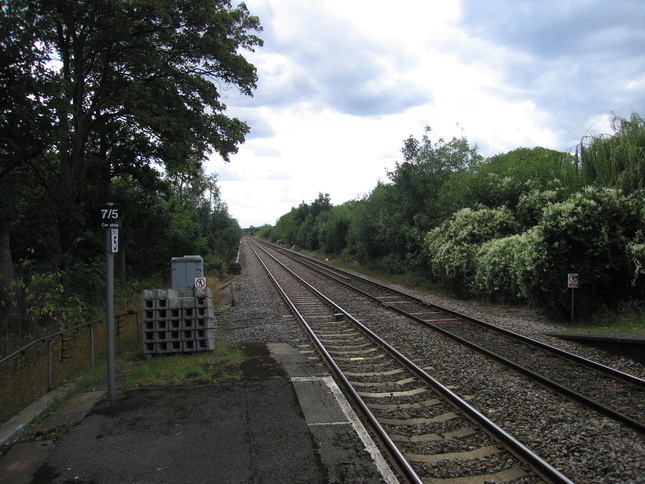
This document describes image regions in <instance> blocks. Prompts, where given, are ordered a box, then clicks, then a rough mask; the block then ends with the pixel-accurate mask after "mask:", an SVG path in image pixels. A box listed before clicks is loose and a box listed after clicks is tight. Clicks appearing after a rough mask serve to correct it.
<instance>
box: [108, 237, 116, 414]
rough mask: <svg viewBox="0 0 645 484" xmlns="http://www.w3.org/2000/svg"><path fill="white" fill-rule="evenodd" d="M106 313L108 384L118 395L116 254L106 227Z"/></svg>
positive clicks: (112, 391) (111, 395)
mask: <svg viewBox="0 0 645 484" xmlns="http://www.w3.org/2000/svg"><path fill="white" fill-rule="evenodd" d="M105 272H106V274H105V305H106V308H105V314H106V320H107V325H106V332H107V334H106V338H107V386H108V396H109V397H110V400H112V401H114V399H115V397H116V391H115V376H114V254H113V253H112V241H111V231H110V229H109V228H107V229H105Z"/></svg>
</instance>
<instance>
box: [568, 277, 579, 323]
mask: <svg viewBox="0 0 645 484" xmlns="http://www.w3.org/2000/svg"><path fill="white" fill-rule="evenodd" d="M579 284H580V283H579V281H578V274H569V276H568V278H567V288H569V289H571V321H573V316H574V311H573V308H574V294H575V292H576V291H574V289H578V287H579Z"/></svg>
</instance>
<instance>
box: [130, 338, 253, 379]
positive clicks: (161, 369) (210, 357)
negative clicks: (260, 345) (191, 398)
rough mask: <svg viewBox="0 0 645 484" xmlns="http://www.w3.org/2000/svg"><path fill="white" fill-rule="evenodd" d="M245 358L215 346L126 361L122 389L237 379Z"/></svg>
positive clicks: (235, 352)
mask: <svg viewBox="0 0 645 484" xmlns="http://www.w3.org/2000/svg"><path fill="white" fill-rule="evenodd" d="M243 359H244V357H243V354H242V353H241V352H240V351H236V350H232V349H229V348H226V347H224V346H222V345H219V344H218V345H216V346H215V349H214V350H213V351H208V352H200V353H194V354H191V355H183V354H175V355H164V356H157V357H154V358H150V359H147V360H143V359H139V360H131V361H128V362H124V364H123V365H122V366H121V367H120V368H119V373H120V374H121V375H120V376H119V381H118V386H119V388H122V389H125V388H137V387H145V386H163V385H187V384H194V383H214V382H216V381H222V380H237V379H239V378H240V377H241V375H242V373H241V370H240V365H241V363H242V360H243Z"/></svg>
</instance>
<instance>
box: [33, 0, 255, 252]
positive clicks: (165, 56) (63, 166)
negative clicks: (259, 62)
mask: <svg viewBox="0 0 645 484" xmlns="http://www.w3.org/2000/svg"><path fill="white" fill-rule="evenodd" d="M33 3H34V4H35V6H36V8H37V11H38V13H39V14H40V15H41V16H42V17H43V18H44V19H46V20H47V24H46V26H47V28H46V29H43V32H42V40H43V41H44V42H45V45H46V46H47V48H48V49H49V50H50V52H51V55H52V60H53V61H54V63H53V64H52V65H53V66H54V67H53V68H52V69H53V70H55V72H53V78H54V79H55V83H56V87H57V98H56V99H57V102H56V106H55V118H56V127H57V129H58V132H57V135H56V137H57V153H58V156H59V158H60V159H59V162H60V190H59V194H60V200H59V203H60V208H59V211H60V213H61V215H62V218H61V236H62V237H63V239H64V246H65V248H66V249H67V250H70V249H72V248H73V246H74V235H75V230H74V229H75V225H76V223H75V217H74V213H75V205H76V203H77V202H78V201H79V198H80V197H81V195H82V192H83V185H84V183H85V182H86V181H87V174H88V166H89V165H90V160H91V158H90V157H89V156H88V149H89V147H90V146H94V147H95V148H96V149H95V150H94V151H93V152H92V155H93V156H95V157H96V158H97V160H95V162H96V163H99V164H100V163H103V164H104V165H108V166H103V169H104V170H105V171H106V172H107V173H108V176H106V177H105V179H106V181H109V178H110V176H109V173H110V171H111V169H112V168H113V166H110V165H109V164H108V163H109V161H110V158H109V157H108V155H109V154H110V152H111V151H112V150H116V149H118V147H119V146H120V145H122V144H125V143H126V142H127V145H128V147H129V149H130V151H131V153H130V156H131V158H132V159H131V160H126V162H134V160H135V159H137V157H139V156H141V154H145V160H146V162H148V163H150V162H153V161H156V162H159V163H162V164H164V165H166V166H170V167H172V169H173V170H174V171H179V170H180V169H181V167H182V166H184V165H185V163H187V162H194V160H195V159H197V160H201V159H203V157H204V156H205V155H206V154H207V153H209V152H213V151H214V152H216V153H218V154H219V155H220V156H222V157H223V158H224V159H225V160H228V159H229V155H230V154H232V153H235V152H236V151H237V147H238V145H239V144H240V143H242V142H243V140H244V136H245V134H246V133H247V132H248V130H249V128H248V126H247V125H246V124H245V123H244V122H242V121H240V120H238V119H236V118H230V117H227V116H226V115H225V114H224V112H225V110H226V105H225V104H224V103H223V102H222V101H221V99H220V92H219V89H220V86H221V85H222V84H224V85H231V86H234V87H236V88H237V89H239V91H240V92H241V93H243V94H245V95H252V91H253V89H255V87H256V80H257V75H256V69H255V67H254V66H253V65H252V64H250V63H249V62H248V61H247V60H246V59H245V58H244V57H243V55H242V54H241V50H243V49H246V50H253V49H254V47H255V46H259V45H262V40H261V39H259V38H258V37H257V36H256V35H254V34H252V33H251V32H252V31H260V30H261V27H260V24H259V19H258V18H257V17H254V16H252V15H250V14H249V12H248V10H247V8H246V6H245V5H244V4H240V5H238V6H237V7H235V8H233V7H232V6H231V3H230V2H229V1H228V0H137V1H133V2H124V1H121V0H102V1H99V2H97V1H91V0H84V1H78V2H68V1H66V0H35V1H34V2H33ZM111 130H112V131H114V130H116V131H119V132H129V133H131V134H130V136H131V137H133V138H136V139H130V140H127V139H123V138H114V137H113V136H111V135H110V131H111ZM135 141H136V142H135ZM70 225H71V226H70Z"/></svg>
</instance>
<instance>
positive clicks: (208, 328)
mask: <svg viewBox="0 0 645 484" xmlns="http://www.w3.org/2000/svg"><path fill="white" fill-rule="evenodd" d="M214 347H215V314H214V311H213V298H212V293H211V290H210V289H208V288H206V289H205V290H199V289H197V288H191V289H154V290H144V291H143V353H144V354H145V355H162V354H167V353H194V352H196V351H210V350H212V349H213V348H214Z"/></svg>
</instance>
